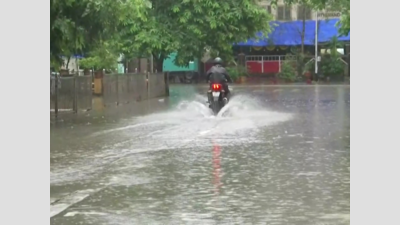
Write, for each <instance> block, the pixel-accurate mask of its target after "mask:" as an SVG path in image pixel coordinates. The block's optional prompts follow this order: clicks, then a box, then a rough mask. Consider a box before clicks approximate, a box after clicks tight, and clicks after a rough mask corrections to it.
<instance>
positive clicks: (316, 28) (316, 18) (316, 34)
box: [315, 11, 318, 76]
mask: <svg viewBox="0 0 400 225" xmlns="http://www.w3.org/2000/svg"><path fill="white" fill-rule="evenodd" d="M315 76H318V11H316V12H315Z"/></svg>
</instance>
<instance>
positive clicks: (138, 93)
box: [103, 74, 148, 105]
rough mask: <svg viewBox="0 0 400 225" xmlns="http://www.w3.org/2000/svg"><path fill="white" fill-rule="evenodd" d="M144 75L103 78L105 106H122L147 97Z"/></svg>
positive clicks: (114, 75) (118, 75)
mask: <svg viewBox="0 0 400 225" xmlns="http://www.w3.org/2000/svg"><path fill="white" fill-rule="evenodd" d="M146 83H147V82H146V74H112V75H105V76H104V78H103V102H104V104H105V105H111V104H124V103H129V102H134V101H141V100H145V99H147V98H148V97H147V96H148V93H147V87H146V86H147V84H146Z"/></svg>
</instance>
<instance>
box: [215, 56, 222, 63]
mask: <svg viewBox="0 0 400 225" xmlns="http://www.w3.org/2000/svg"><path fill="white" fill-rule="evenodd" d="M214 65H222V59H221V58H220V57H217V58H215V59H214Z"/></svg>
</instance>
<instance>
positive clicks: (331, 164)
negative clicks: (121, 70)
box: [50, 85, 350, 225]
mask: <svg viewBox="0 0 400 225" xmlns="http://www.w3.org/2000/svg"><path fill="white" fill-rule="evenodd" d="M170 91H171V96H170V98H166V99H164V98H161V99H154V100H151V101H146V102H143V103H138V104H135V105H133V104H132V105H129V106H121V107H116V108H114V109H112V108H111V109H107V110H104V109H99V110H96V109H94V110H92V111H89V112H85V113H81V114H80V115H78V116H71V115H63V116H60V118H59V119H58V120H57V121H56V120H54V119H52V125H51V158H50V163H51V168H50V190H51V193H50V221H51V224H60V225H61V224H65V225H69V224H96V225H101V224H171V225H172V224H296V225H298V224H299V225H301V224H304V225H312V224H350V87H349V86H346V85H337V86H238V87H233V93H234V96H233V98H232V99H231V102H230V103H229V106H227V107H226V108H225V109H223V111H222V112H221V113H220V115H218V116H217V117H215V116H213V115H211V113H210V111H209V110H208V109H207V106H206V105H205V101H206V97H205V95H204V94H202V93H204V87H200V86H190V85H176V86H172V87H171V90H170Z"/></svg>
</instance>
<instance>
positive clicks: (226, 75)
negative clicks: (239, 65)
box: [224, 69, 233, 83]
mask: <svg viewBox="0 0 400 225" xmlns="http://www.w3.org/2000/svg"><path fill="white" fill-rule="evenodd" d="M224 70H225V72H224V74H225V77H226V79H227V80H228V82H229V83H233V80H232V78H231V76H229V74H228V71H226V69H224Z"/></svg>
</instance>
